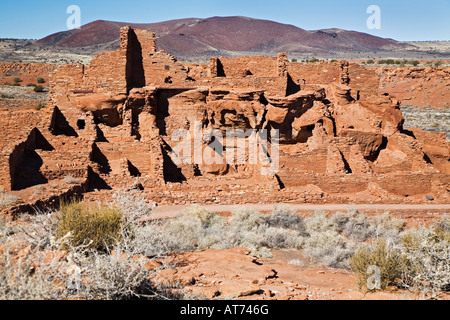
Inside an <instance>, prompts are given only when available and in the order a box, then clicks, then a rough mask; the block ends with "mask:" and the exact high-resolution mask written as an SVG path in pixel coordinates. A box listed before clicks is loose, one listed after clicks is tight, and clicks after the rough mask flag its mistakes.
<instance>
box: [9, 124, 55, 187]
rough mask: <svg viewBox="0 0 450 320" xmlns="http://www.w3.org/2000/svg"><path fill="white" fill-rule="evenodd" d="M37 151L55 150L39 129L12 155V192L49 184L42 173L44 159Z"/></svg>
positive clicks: (34, 130) (33, 131) (32, 132)
mask: <svg viewBox="0 0 450 320" xmlns="http://www.w3.org/2000/svg"><path fill="white" fill-rule="evenodd" d="M36 150H41V151H53V150H55V148H53V146H52V145H51V144H50V143H49V142H48V141H47V139H45V137H44V136H43V135H42V133H41V132H40V131H39V130H38V129H37V128H34V129H33V130H32V131H31V132H30V134H29V135H28V139H27V140H26V141H25V142H24V143H23V144H20V145H19V146H18V147H17V148H16V149H15V150H14V151H13V152H12V153H11V155H10V159H9V161H10V176H11V189H12V190H23V189H26V188H29V187H32V186H36V185H40V184H45V183H47V182H48V179H47V178H46V177H45V176H44V175H43V174H42V172H41V167H42V165H43V160H42V157H41V156H40V155H39V154H38V152H36Z"/></svg>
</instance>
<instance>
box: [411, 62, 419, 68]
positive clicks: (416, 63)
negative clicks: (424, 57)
mask: <svg viewBox="0 0 450 320" xmlns="http://www.w3.org/2000/svg"><path fill="white" fill-rule="evenodd" d="M411 64H412V65H413V66H414V67H417V66H418V65H419V64H420V62H419V61H417V60H414V61H411Z"/></svg>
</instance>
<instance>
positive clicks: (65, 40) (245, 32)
mask: <svg viewBox="0 0 450 320" xmlns="http://www.w3.org/2000/svg"><path fill="white" fill-rule="evenodd" d="M125 25H131V26H132V27H133V28H138V29H146V30H151V31H153V32H155V33H156V34H157V37H158V47H159V49H163V50H166V51H168V52H171V53H173V54H176V55H178V56H180V55H181V56H182V57H200V56H208V55H218V54H221V55H233V54H237V53H242V52H246V53H255V54H256V53H257V54H275V53H277V52H284V51H286V52H288V53H289V54H291V55H295V54H299V55H308V54H309V55H311V56H312V55H318V56H329V55H330V54H331V55H333V54H334V53H339V52H341V53H345V52H348V53H355V52H379V51H393V50H404V49H406V48H407V47H408V45H407V44H404V43H401V42H397V41H395V40H392V39H383V38H379V37H375V36H372V35H369V34H365V33H360V32H355V31H345V30H339V29H327V30H317V31H307V30H304V29H301V28H298V27H296V26H293V25H286V24H282V23H277V22H273V21H268V20H258V19H251V18H246V17H213V18H208V19H197V18H190V19H181V20H170V21H165V22H160V23H149V24H128V23H123V22H112V21H103V20H99V21H95V22H92V23H89V24H86V25H84V26H82V27H81V28H80V29H78V30H70V31H65V32H59V33H55V34H53V35H50V36H48V37H45V38H43V39H41V40H39V41H38V42H37V43H38V44H40V45H51V46H56V47H59V48H81V47H91V48H92V49H93V50H94V51H96V50H95V48H98V51H102V50H104V49H105V46H106V47H107V48H111V49H114V48H117V47H118V44H119V42H118V34H119V29H120V27H122V26H125ZM93 53H96V52H93Z"/></svg>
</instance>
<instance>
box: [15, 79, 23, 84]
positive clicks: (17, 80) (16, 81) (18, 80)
mask: <svg viewBox="0 0 450 320" xmlns="http://www.w3.org/2000/svg"><path fill="white" fill-rule="evenodd" d="M13 81H14V82H15V83H19V82H22V81H23V80H22V79H20V78H14V79H13Z"/></svg>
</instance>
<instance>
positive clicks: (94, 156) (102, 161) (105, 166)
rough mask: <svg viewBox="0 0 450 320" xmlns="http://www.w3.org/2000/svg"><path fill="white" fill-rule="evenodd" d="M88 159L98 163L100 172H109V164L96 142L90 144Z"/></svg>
mask: <svg viewBox="0 0 450 320" xmlns="http://www.w3.org/2000/svg"><path fill="white" fill-rule="evenodd" d="M90 160H91V161H92V162H95V163H97V164H98V168H99V171H100V173H102V174H109V173H110V172H111V166H110V164H109V160H108V158H107V157H106V156H105V155H104V154H103V152H102V151H101V150H100V148H99V147H98V146H97V144H96V143H94V144H93V145H92V152H91V155H90Z"/></svg>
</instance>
